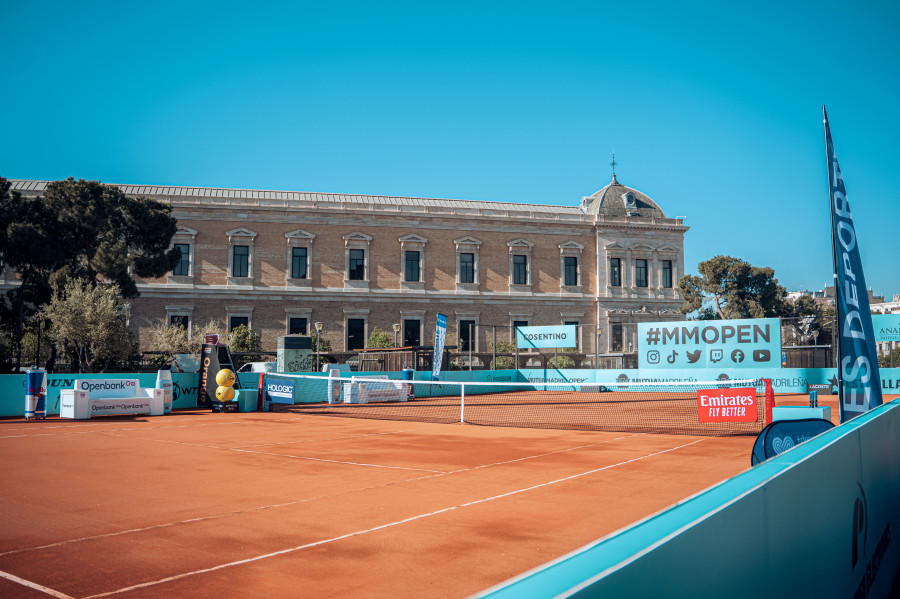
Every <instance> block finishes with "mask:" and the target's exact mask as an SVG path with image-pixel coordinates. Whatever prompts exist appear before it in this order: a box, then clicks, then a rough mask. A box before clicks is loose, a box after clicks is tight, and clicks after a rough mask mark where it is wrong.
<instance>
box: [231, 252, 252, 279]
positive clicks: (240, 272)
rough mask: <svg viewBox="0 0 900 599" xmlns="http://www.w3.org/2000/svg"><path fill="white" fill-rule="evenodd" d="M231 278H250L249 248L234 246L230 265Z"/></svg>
mask: <svg viewBox="0 0 900 599" xmlns="http://www.w3.org/2000/svg"><path fill="white" fill-rule="evenodd" d="M231 266H232V268H231V276H232V277H247V276H250V275H249V273H250V246H249V245H236V246H234V259H233V262H232V264H231Z"/></svg>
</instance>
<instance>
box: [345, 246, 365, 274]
mask: <svg viewBox="0 0 900 599" xmlns="http://www.w3.org/2000/svg"><path fill="white" fill-rule="evenodd" d="M347 276H348V278H349V279H350V280H351V281H365V280H366V250H350V272H349V273H348V275H347Z"/></svg>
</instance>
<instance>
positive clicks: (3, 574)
mask: <svg viewBox="0 0 900 599" xmlns="http://www.w3.org/2000/svg"><path fill="white" fill-rule="evenodd" d="M0 577H2V578H5V579H7V580H11V581H13V582H16V583H18V584H20V585H22V586H23V587H28V588H29V589H34V590H35V591H40V592H42V593H46V594H48V595H50V596H51V597H58V598H59V599H74V598H73V597H71V596H69V595H66V594H65V593H60V592H59V591H55V590H53V589H51V588H48V587H45V586H43V585H40V584H38V583H36V582H31V581H30V580H25V579H24V578H19V577H18V576H16V575H15V574H10V573H9V572H4V571H3V570H0Z"/></svg>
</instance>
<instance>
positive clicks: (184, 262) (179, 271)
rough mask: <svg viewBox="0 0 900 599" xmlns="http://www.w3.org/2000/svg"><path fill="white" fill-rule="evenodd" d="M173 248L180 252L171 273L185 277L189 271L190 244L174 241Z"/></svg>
mask: <svg viewBox="0 0 900 599" xmlns="http://www.w3.org/2000/svg"><path fill="white" fill-rule="evenodd" d="M175 249H176V250H178V251H179V252H181V257H180V258H178V264H176V265H175V270H173V271H172V274H173V275H175V276H176V277H186V276H188V274H189V273H190V272H191V246H190V245H189V244H187V243H176V244H175Z"/></svg>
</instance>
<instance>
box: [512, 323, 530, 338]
mask: <svg viewBox="0 0 900 599" xmlns="http://www.w3.org/2000/svg"><path fill="white" fill-rule="evenodd" d="M527 326H528V321H527V320H514V321H513V323H512V338H513V341H515V340H516V339H517V338H518V335H517V334H516V331H517V330H518V328H519V327H527Z"/></svg>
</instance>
